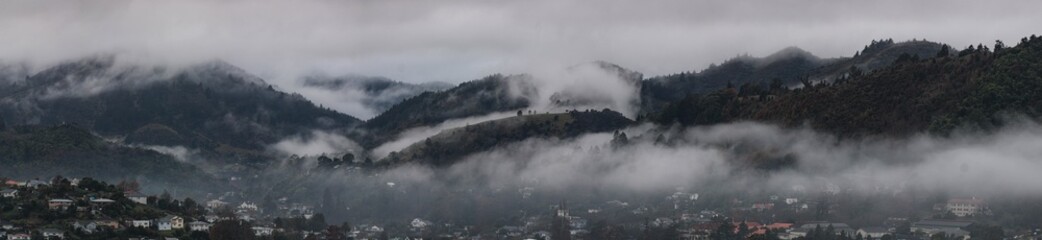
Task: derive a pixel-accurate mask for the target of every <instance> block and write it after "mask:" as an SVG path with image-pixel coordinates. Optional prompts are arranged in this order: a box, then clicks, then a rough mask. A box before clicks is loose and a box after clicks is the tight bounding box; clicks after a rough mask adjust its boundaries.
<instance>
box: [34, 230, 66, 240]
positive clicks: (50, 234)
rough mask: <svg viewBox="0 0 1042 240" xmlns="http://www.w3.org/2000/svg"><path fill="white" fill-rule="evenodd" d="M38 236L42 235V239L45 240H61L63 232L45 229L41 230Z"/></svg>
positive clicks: (63, 236)
mask: <svg viewBox="0 0 1042 240" xmlns="http://www.w3.org/2000/svg"><path fill="white" fill-rule="evenodd" d="M40 234H41V235H43V238H46V239H51V238H58V239H63V238H65V232H62V231H61V230H58V229H53V228H45V229H43V230H40Z"/></svg>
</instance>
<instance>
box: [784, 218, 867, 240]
mask: <svg viewBox="0 0 1042 240" xmlns="http://www.w3.org/2000/svg"><path fill="white" fill-rule="evenodd" d="M829 227H832V229H833V231H835V232H836V234H840V233H847V234H849V233H853V232H854V229H853V228H851V227H850V225H847V224H846V223H833V222H813V223H805V224H803V225H800V227H799V228H796V229H792V231H789V233H790V234H791V235H792V236H794V237H806V236H807V233H808V232H810V231H811V230H814V229H816V228H821V229H823V230H824V229H828V228H829Z"/></svg>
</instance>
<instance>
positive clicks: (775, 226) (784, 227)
mask: <svg viewBox="0 0 1042 240" xmlns="http://www.w3.org/2000/svg"><path fill="white" fill-rule="evenodd" d="M792 225H793V224H792V223H780V222H778V223H771V224H767V226H764V228H767V229H770V230H771V231H772V232H785V231H788V230H789V229H790V228H792Z"/></svg>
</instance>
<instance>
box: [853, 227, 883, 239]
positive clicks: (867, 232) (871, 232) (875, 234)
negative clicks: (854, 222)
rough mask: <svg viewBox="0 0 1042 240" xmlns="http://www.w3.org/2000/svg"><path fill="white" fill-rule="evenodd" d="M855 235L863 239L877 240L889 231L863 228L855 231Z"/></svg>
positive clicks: (879, 228) (877, 228) (878, 228)
mask: <svg viewBox="0 0 1042 240" xmlns="http://www.w3.org/2000/svg"><path fill="white" fill-rule="evenodd" d="M857 234H861V236H863V237H871V238H875V239H879V238H882V237H883V235H887V234H890V230H889V229H886V228H883V227H863V228H861V229H858V230H857Z"/></svg>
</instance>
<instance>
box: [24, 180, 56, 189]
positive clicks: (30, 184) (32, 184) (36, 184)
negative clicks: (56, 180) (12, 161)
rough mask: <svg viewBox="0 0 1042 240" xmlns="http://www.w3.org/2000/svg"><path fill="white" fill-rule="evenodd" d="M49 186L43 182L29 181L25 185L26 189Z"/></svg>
mask: <svg viewBox="0 0 1042 240" xmlns="http://www.w3.org/2000/svg"><path fill="white" fill-rule="evenodd" d="M49 185H51V184H50V183H47V182H44V181H40V180H29V182H26V183H25V186H26V187H28V188H39V187H40V186H49Z"/></svg>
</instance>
